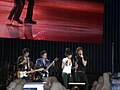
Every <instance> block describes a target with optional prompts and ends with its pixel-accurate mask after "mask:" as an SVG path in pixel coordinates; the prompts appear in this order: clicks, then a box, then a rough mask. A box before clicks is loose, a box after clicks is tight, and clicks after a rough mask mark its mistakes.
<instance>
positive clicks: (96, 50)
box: [0, 39, 106, 73]
mask: <svg viewBox="0 0 120 90" xmlns="http://www.w3.org/2000/svg"><path fill="white" fill-rule="evenodd" d="M78 46H81V47H83V49H84V53H85V54H86V55H87V58H88V66H87V71H88V72H95V73H100V72H103V71H105V70H106V68H105V67H104V66H103V64H104V62H105V61H103V56H102V55H103V45H102V44H83V43H72V42H50V41H36V40H34V41H33V40H20V39H0V62H1V67H2V66H4V65H5V63H8V62H10V63H12V64H15V63H16V60H17V57H18V56H19V55H21V54H22V49H23V48H25V47H26V48H29V49H30V58H31V60H32V61H33V62H34V63H35V61H36V59H37V58H39V57H40V52H41V51H42V50H46V51H47V52H48V58H49V59H50V60H51V62H52V60H53V59H54V58H55V57H56V56H57V57H59V58H60V60H59V61H58V62H57V63H56V65H57V66H56V68H57V69H58V70H57V72H58V71H59V72H60V68H61V64H60V63H61V60H62V58H63V57H64V54H65V48H71V49H72V50H73V51H74V56H75V50H76V48H77V47H78ZM73 58H74V57H73Z"/></svg>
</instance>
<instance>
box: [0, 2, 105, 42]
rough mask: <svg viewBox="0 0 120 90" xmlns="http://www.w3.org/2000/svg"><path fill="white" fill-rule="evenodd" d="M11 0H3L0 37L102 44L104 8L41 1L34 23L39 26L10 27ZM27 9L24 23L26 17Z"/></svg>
mask: <svg viewBox="0 0 120 90" xmlns="http://www.w3.org/2000/svg"><path fill="white" fill-rule="evenodd" d="M12 6H13V2H12V1H11V0H5V1H1V0H0V13H1V14H0V17H1V18H0V37H1V38H19V39H32V40H46V41H64V42H83V43H102V37H103V19H104V18H103V12H104V4H103V3H96V2H87V1H79V2H74V1H59V2H58V1H56V2H55V1H54V2H51V1H50V2H48V1H41V2H40V1H37V0H36V3H35V7H34V16H33V19H34V20H36V21H37V25H24V26H23V27H15V26H11V25H9V26H8V25H6V20H7V17H8V15H9V11H10V10H11V8H12ZM26 7H27V6H26V5H25V8H24V10H23V13H22V16H21V20H24V17H25V14H26Z"/></svg>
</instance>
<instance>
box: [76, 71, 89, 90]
mask: <svg viewBox="0 0 120 90" xmlns="http://www.w3.org/2000/svg"><path fill="white" fill-rule="evenodd" d="M75 80H76V82H85V83H86V85H85V90H88V85H89V83H88V79H87V76H86V74H85V71H77V72H75Z"/></svg>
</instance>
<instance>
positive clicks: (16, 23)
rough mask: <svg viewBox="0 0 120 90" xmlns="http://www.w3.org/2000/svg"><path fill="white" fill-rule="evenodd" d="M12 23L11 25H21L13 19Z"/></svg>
mask: <svg viewBox="0 0 120 90" xmlns="http://www.w3.org/2000/svg"><path fill="white" fill-rule="evenodd" d="M12 25H13V26H17V27H22V26H23V24H20V23H18V22H17V21H15V20H14V21H13V22H12Z"/></svg>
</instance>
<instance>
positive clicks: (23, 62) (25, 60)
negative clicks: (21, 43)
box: [17, 48, 33, 78]
mask: <svg viewBox="0 0 120 90" xmlns="http://www.w3.org/2000/svg"><path fill="white" fill-rule="evenodd" d="M29 53H30V52H29V49H28V48H24V49H23V50H22V54H23V55H22V56H19V57H18V61H17V68H18V71H29V70H32V66H33V63H32V61H31V60H30V58H29ZM18 78H19V75H18Z"/></svg>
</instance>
